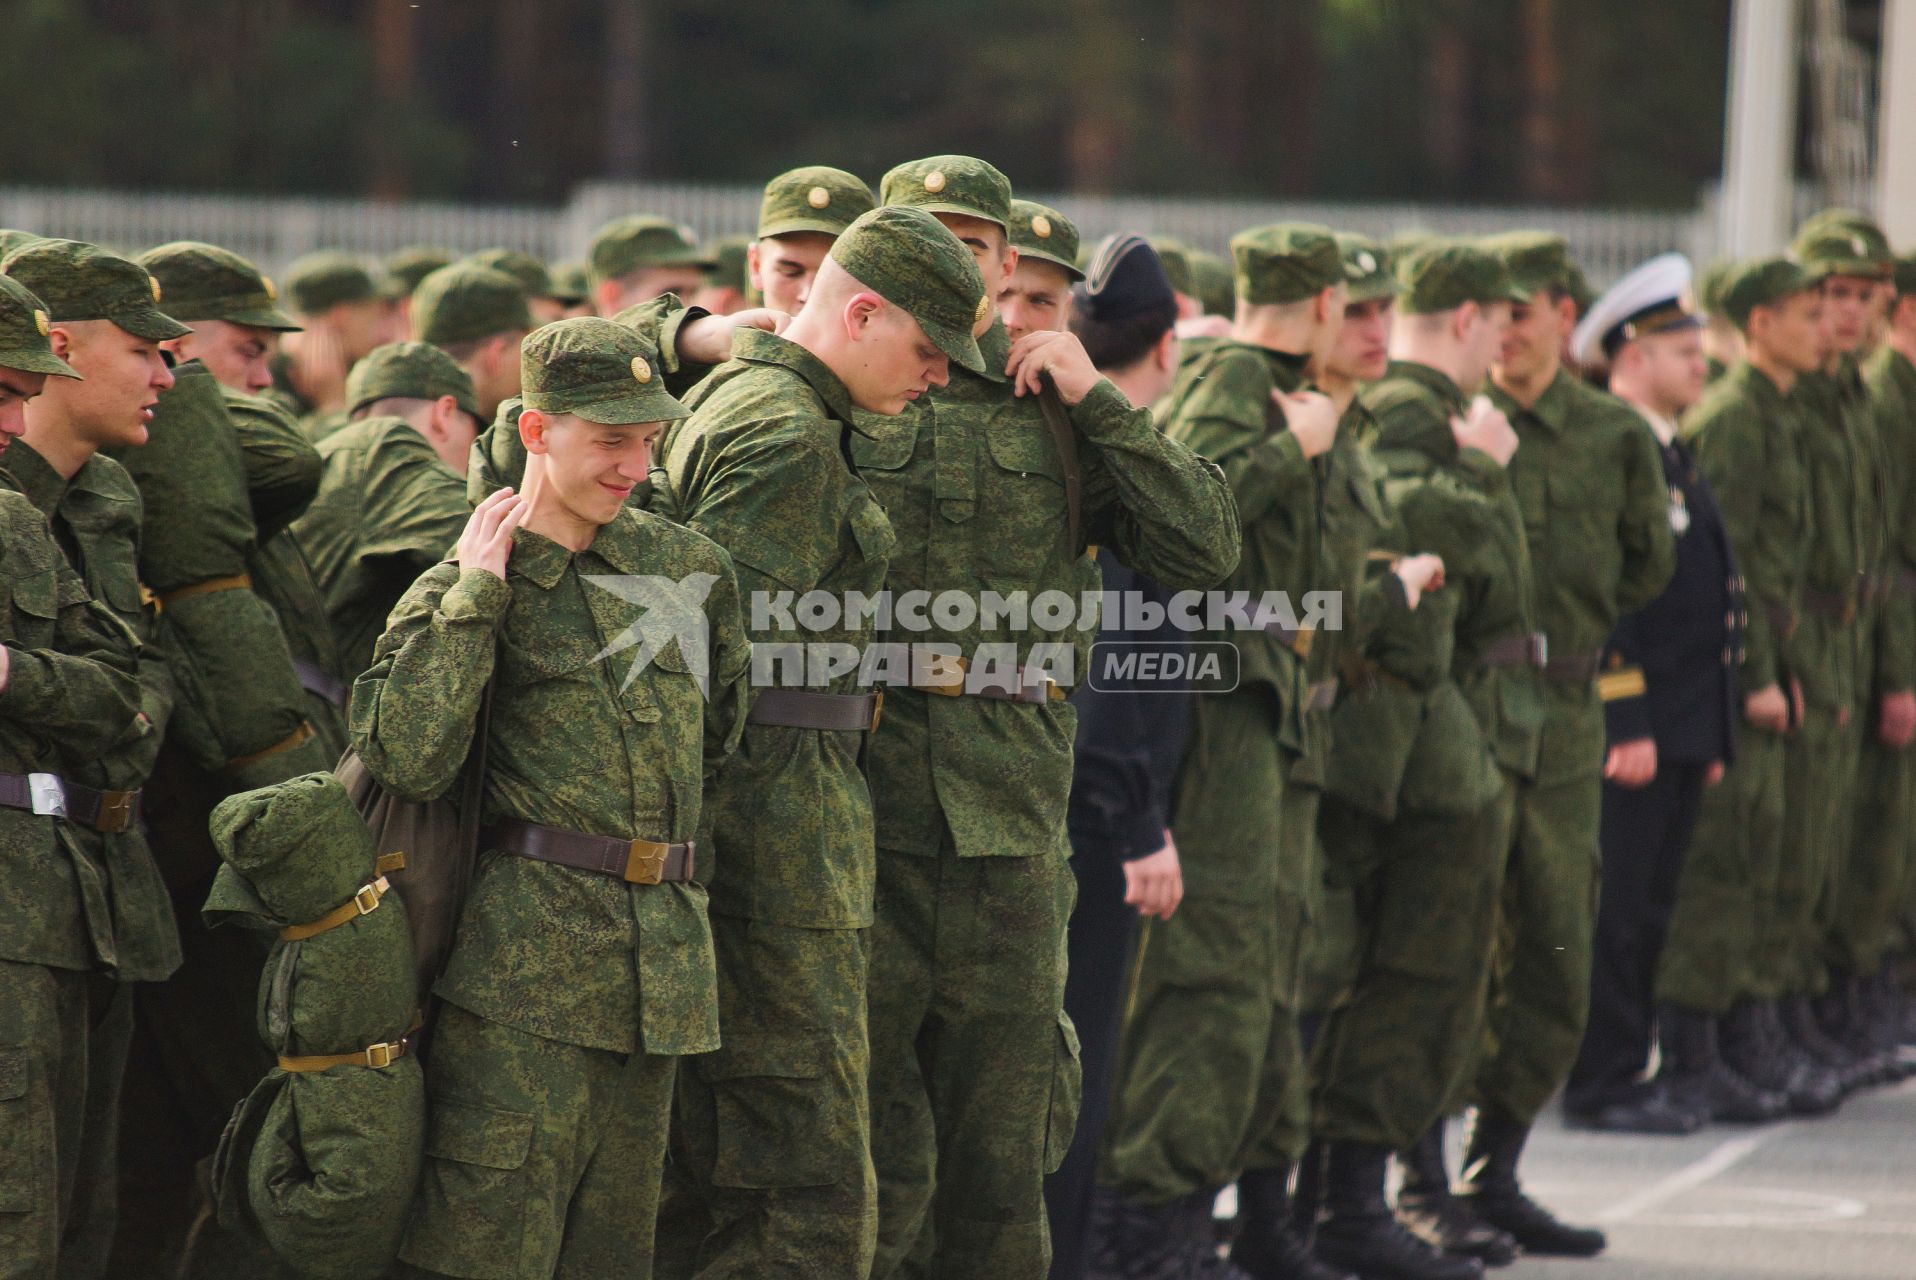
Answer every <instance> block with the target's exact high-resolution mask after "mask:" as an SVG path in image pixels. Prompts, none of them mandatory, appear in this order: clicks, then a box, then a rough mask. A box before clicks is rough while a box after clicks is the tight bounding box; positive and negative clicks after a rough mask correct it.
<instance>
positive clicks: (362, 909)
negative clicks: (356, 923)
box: [353, 876, 386, 916]
mask: <svg viewBox="0 0 1916 1280" xmlns="http://www.w3.org/2000/svg"><path fill="white" fill-rule="evenodd" d="M385 894H386V877H385V876H381V877H379V878H378V879H377V880H375V881H373V882H372V883H371V884H363V885H361V886H359V892H358V893H355V894H354V895H353V906H354V907H356V908H358V910H359V914H360V915H362V916H368V915H371V914H372V913H373V908H374V907H377V906H378V905H379V900H380V899H381V898H382V897H384V896H385Z"/></svg>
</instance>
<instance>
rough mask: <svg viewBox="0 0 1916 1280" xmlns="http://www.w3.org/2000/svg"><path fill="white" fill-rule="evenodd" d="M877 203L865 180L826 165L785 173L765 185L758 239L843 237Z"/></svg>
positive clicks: (759, 208)
mask: <svg viewBox="0 0 1916 1280" xmlns="http://www.w3.org/2000/svg"><path fill="white" fill-rule="evenodd" d="M875 204H876V202H875V201H874V200H873V199H872V193H871V188H870V187H867V186H866V185H865V182H864V179H862V178H859V177H857V176H856V175H854V174H849V173H846V172H845V171H844V170H843V169H833V168H831V167H829V166H827V165H806V166H804V167H802V168H798V169H788V170H786V171H785V172H784V173H781V174H779V175H778V176H777V177H776V178H773V179H772V180H771V181H770V182H768V183H766V184H765V194H764V196H763V197H762V198H761V199H760V201H759V206H758V236H759V239H761V240H762V239H764V238H765V237H767V236H788V235H792V234H794V233H796V232H800V231H815V232H818V233H820V234H821V235H828V236H836V235H841V234H843V233H844V230H845V228H847V227H849V226H851V225H852V223H853V222H854V221H856V220H857V218H858V217H859V215H861V214H865V213H870V212H871V210H872V209H873V207H874V206H875Z"/></svg>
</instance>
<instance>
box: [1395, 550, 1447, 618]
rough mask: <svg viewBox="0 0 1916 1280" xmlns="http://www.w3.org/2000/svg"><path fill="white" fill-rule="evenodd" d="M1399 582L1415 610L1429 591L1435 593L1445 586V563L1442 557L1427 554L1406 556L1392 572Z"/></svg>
mask: <svg viewBox="0 0 1916 1280" xmlns="http://www.w3.org/2000/svg"><path fill="white" fill-rule="evenodd" d="M1391 572H1392V573H1394V574H1396V575H1397V580H1398V581H1399V582H1401V583H1403V584H1404V596H1405V598H1407V599H1408V600H1409V601H1410V607H1411V608H1413V609H1415V608H1416V607H1417V602H1418V600H1420V599H1422V598H1423V595H1424V593H1425V592H1427V591H1435V590H1437V589H1438V588H1440V587H1442V586H1443V585H1444V561H1443V557H1441V556H1434V555H1431V554H1430V553H1429V552H1425V553H1423V554H1421V555H1414V556H1405V557H1404V558H1403V559H1401V560H1399V561H1398V562H1397V567H1396V568H1394V569H1392V570H1391Z"/></svg>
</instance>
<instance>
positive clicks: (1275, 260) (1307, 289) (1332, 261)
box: [1231, 222, 1347, 306]
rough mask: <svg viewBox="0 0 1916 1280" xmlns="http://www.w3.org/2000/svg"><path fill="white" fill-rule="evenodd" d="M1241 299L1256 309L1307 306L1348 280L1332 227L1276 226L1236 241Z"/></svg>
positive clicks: (1245, 234)
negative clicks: (1308, 300) (1305, 302)
mask: <svg viewBox="0 0 1916 1280" xmlns="http://www.w3.org/2000/svg"><path fill="white" fill-rule="evenodd" d="M1231 261H1232V264H1233V265H1234V266H1235V267H1236V276H1235V283H1236V288H1237V296H1238V297H1240V298H1242V299H1244V301H1246V302H1248V303H1250V304H1251V305H1253V306H1273V305H1282V304H1284V303H1287V302H1302V301H1303V300H1304V299H1306V298H1308V297H1310V296H1311V295H1313V294H1315V293H1318V292H1319V291H1321V290H1324V289H1328V288H1330V287H1331V286H1332V285H1334V284H1338V283H1339V282H1341V281H1343V280H1345V279H1346V278H1347V277H1346V276H1345V273H1344V260H1343V258H1341V257H1339V256H1338V253H1337V237H1336V236H1335V235H1334V234H1333V233H1332V232H1331V229H1330V228H1329V227H1320V226H1318V225H1317V224H1316V223H1312V222H1273V223H1271V224H1270V225H1269V226H1265V227H1253V228H1251V229H1250V230H1249V231H1240V232H1238V233H1237V234H1236V235H1234V236H1232V237H1231Z"/></svg>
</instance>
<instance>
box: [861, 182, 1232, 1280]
mask: <svg viewBox="0 0 1916 1280" xmlns="http://www.w3.org/2000/svg"><path fill="white" fill-rule="evenodd" d="M880 203H881V204H886V205H911V206H916V207H918V208H921V209H924V210H926V211H927V212H929V213H931V214H933V215H934V216H936V217H937V218H938V219H939V221H941V222H943V223H944V224H945V225H946V226H947V227H948V228H950V229H951V231H952V233H953V234H954V235H956V236H957V237H958V239H959V240H960V241H961V242H963V243H964V244H965V246H966V247H967V248H968V249H970V250H971V252H972V255H973V256H974V257H975V258H976V259H977V260H978V262H979V265H980V268H981V270H982V273H983V275H984V279H985V286H986V292H987V296H986V297H985V299H984V300H983V301H982V302H981V303H980V306H979V309H978V313H977V316H976V331H977V332H978V333H979V334H980V335H981V336H980V342H979V347H980V349H981V351H982V352H983V353H984V357H985V370H984V372H983V373H982V374H972V373H970V372H969V371H963V370H954V371H953V373H952V377H951V384H950V385H949V386H948V387H945V388H942V389H940V390H938V391H936V392H934V393H932V394H931V395H929V396H927V397H926V399H927V400H928V401H929V402H930V404H931V408H930V409H929V411H921V412H918V413H912V414H907V415H904V416H903V417H901V418H900V420H899V421H898V422H897V423H896V424H891V423H879V424H874V429H873V430H872V432H871V433H870V434H869V435H865V436H860V437H859V438H858V439H855V440H854V441H853V442H852V452H853V457H854V458H855V459H856V461H857V463H858V469H859V472H860V474H862V475H863V476H864V477H865V480H866V482H867V483H868V484H870V485H871V487H872V491H873V493H874V494H875V495H876V496H877V498H878V500H879V502H880V504H881V505H883V506H884V508H885V511H886V514H887V516H888V517H889V519H890V521H891V525H892V529H893V532H894V533H895V534H896V535H897V538H898V542H897V544H896V546H895V547H894V548H893V551H892V557H891V569H890V572H889V574H888V576H887V579H886V585H887V587H888V588H889V589H890V590H891V592H892V593H893V598H894V599H900V598H902V597H904V596H905V594H906V593H907V592H912V591H921V590H922V591H927V592H929V593H930V594H931V596H932V597H934V598H935V597H937V596H938V595H939V594H940V593H942V592H946V591H951V592H956V593H961V594H962V595H968V596H970V597H971V598H972V599H974V600H975V599H978V593H979V592H980V591H981V590H990V591H993V592H996V593H998V594H999V595H1000V596H1001V597H1002V598H1005V599H1007V600H1017V599H1021V600H1023V601H1025V602H1026V603H1027V604H1030V605H1031V606H1032V607H1031V609H1030V610H1028V611H1027V616H1026V617H1025V618H1024V619H1019V618H1018V617H1017V616H1016V614H1015V613H1012V614H1010V615H1009V616H1008V615H1007V614H1006V613H1002V612H999V611H996V610H993V611H991V612H986V611H984V610H983V609H982V608H981V609H980V611H979V612H978V613H977V614H976V615H972V616H971V617H969V618H967V617H966V615H965V614H963V613H961V612H953V613H943V614H941V613H940V611H937V610H934V611H933V612H932V613H931V615H929V616H927V617H925V618H924V619H923V621H924V622H925V623H926V624H927V625H926V626H925V628H924V629H922V630H919V629H915V628H914V625H913V623H912V622H911V621H908V620H902V619H901V620H897V624H896V625H895V626H894V629H893V630H892V631H891V632H890V633H888V634H887V636H886V638H888V639H895V640H897V641H899V642H906V641H909V642H912V643H913V644H921V643H927V644H936V645H940V646H943V647H945V648H946V649H948V650H949V651H951V652H956V653H958V654H961V655H962V656H963V657H964V658H966V659H967V661H968V664H970V665H967V666H961V667H960V668H959V669H958V670H956V671H952V670H950V669H949V668H945V667H943V666H942V665H941V664H936V663H934V662H932V661H930V660H927V661H926V662H925V663H924V664H923V665H922V667H921V668H919V669H917V670H915V671H914V673H913V675H914V683H913V685H912V687H910V688H900V689H894V690H891V691H890V692H889V694H888V697H887V699H886V706H885V717H884V720H883V722H882V723H881V724H880V725H879V729H878V732H877V733H876V734H874V735H873V736H872V742H871V746H870V748H869V751H868V758H869V765H870V770H871V774H870V776H871V790H872V799H873V809H874V818H875V821H876V827H877V844H878V889H877V907H876V912H875V916H874V923H873V928H872V940H871V952H870V955H871V978H870V983H871V988H870V989H871V1014H870V1022H871V1042H872V1082H871V1099H872V1103H871V1105H872V1156H873V1160H874V1162H875V1164H876V1166H877V1169H878V1177H879V1212H880V1220H879V1244H878V1256H877V1262H876V1265H875V1266H874V1268H873V1275H874V1277H875V1278H876V1280H887V1278H888V1277H890V1276H892V1275H893V1274H895V1273H896V1271H897V1270H898V1268H899V1266H900V1265H901V1263H902V1262H903V1260H904V1258H905V1256H906V1254H907V1253H908V1252H909V1251H910V1250H912V1249H913V1248H914V1247H916V1246H918V1243H919V1240H920V1234H921V1232H924V1231H928V1232H929V1235H927V1236H926V1237H925V1244H924V1246H923V1248H924V1251H925V1253H926V1254H928V1255H929V1262H928V1264H927V1265H928V1266H929V1270H930V1274H932V1275H934V1276H960V1275H975V1276H1005V1275H1016V1276H1028V1275H1037V1274H1038V1273H1040V1272H1042V1271H1043V1270H1044V1267H1045V1261H1046V1257H1047V1255H1048V1252H1049V1250H1048V1247H1047V1242H1046V1232H1045V1217H1044V1199H1043V1179H1044V1175H1045V1174H1046V1173H1048V1172H1049V1171H1050V1170H1052V1169H1054V1168H1056V1167H1057V1164H1058V1162H1059V1161H1060V1160H1062V1159H1063V1158H1064V1153H1065V1150H1066V1148H1067V1147H1068V1146H1069V1144H1070V1139H1071V1128H1072V1122H1073V1120H1074V1118H1075V1111H1076V1101H1077V1097H1078V1083H1079V1081H1078V1064H1077V1054H1076V1050H1075V1047H1074V1032H1073V1031H1072V1029H1071V1026H1070V1023H1069V1021H1068V1020H1066V1019H1065V1018H1064V1017H1063V1011H1062V1006H1061V1000H1062V995H1063V987H1064V972H1063V969H1064V966H1063V955H1064V929H1065V920H1066V917H1067V916H1068V914H1069V909H1070V900H1071V893H1072V878H1071V872H1070V870H1069V868H1068V866H1067V865H1066V853H1065V850H1066V840H1065V831H1064V815H1065V807H1066V802H1067V797H1068V793H1069V786H1070V775H1071V738H1072V728H1073V723H1074V716H1073V713H1072V712H1071V710H1070V709H1069V707H1068V705H1067V704H1066V703H1065V701H1064V694H1065V691H1064V689H1063V688H1062V686H1061V685H1059V684H1058V683H1057V682H1056V681H1055V680H1054V679H1053V678H1052V677H1051V675H1050V673H1049V672H1048V671H1047V670H1046V666H1047V665H1048V666H1051V667H1052V668H1053V669H1061V667H1062V661H1063V655H1064V654H1065V653H1069V656H1070V660H1071V664H1072V670H1073V671H1074V672H1075V671H1076V670H1077V669H1078V668H1079V667H1081V665H1082V662H1083V660H1084V657H1085V649H1086V647H1087V645H1088V641H1089V639H1090V634H1091V633H1090V632H1089V630H1087V629H1083V628H1080V629H1079V630H1077V631H1076V632H1075V633H1074V634H1072V635H1071V637H1070V640H1071V642H1072V643H1071V647H1070V649H1069V650H1064V649H1063V648H1062V645H1060V644H1055V643H1054V642H1059V641H1063V640H1064V639H1065V637H1063V636H1061V635H1059V634H1058V632H1057V631H1056V630H1046V629H1045V628H1044V626H1043V624H1042V623H1041V622H1039V621H1038V618H1037V617H1036V616H1035V615H1037V614H1038V613H1039V612H1040V609H1039V607H1038V605H1037V603H1036V602H1038V601H1039V600H1040V597H1041V596H1042V594H1043V593H1044V592H1046V591H1059V592H1063V593H1065V594H1066V595H1067V596H1069V597H1071V598H1073V599H1076V598H1077V596H1078V595H1079V593H1081V592H1082V591H1083V590H1085V589H1087V588H1088V587H1090V586H1091V584H1092V583H1094V582H1095V581H1096V579H1095V576H1094V575H1095V566H1094V564H1093V562H1091V561H1090V560H1088V559H1086V558H1085V557H1084V550H1085V546H1086V545H1087V544H1088V543H1097V544H1099V545H1100V546H1112V547H1114V548H1116V550H1117V551H1118V553H1119V554H1120V555H1121V556H1122V557H1123V558H1124V560H1125V563H1127V564H1129V565H1131V566H1133V567H1134V568H1137V569H1139V570H1141V571H1143V572H1146V573H1150V574H1152V575H1153V576H1154V577H1156V578H1158V579H1159V580H1160V581H1161V582H1163V583H1164V584H1165V585H1166V586H1169V587H1173V588H1186V587H1191V588H1200V587H1207V586H1210V585H1211V584H1212V583H1214V582H1215V581H1216V580H1217V579H1218V578H1219V577H1221V576H1222V575H1223V574H1224V573H1226V572H1228V571H1229V569H1230V567H1231V565H1232V564H1233V563H1234V561H1235V559H1236V554H1237V545H1238V533H1237V520H1236V513H1235V511H1234V510H1233V508H1232V504H1231V500H1230V494H1229V492H1228V490H1227V489H1226V487H1225V485H1224V482H1223V480H1222V478H1221V477H1220V476H1219V475H1218V474H1217V472H1216V470H1215V469H1214V468H1211V467H1208V466H1207V465H1206V464H1205V463H1204V462H1203V461H1202V460H1201V459H1199V458H1198V457H1197V456H1195V455H1194V454H1192V453H1191V452H1190V451H1189V450H1188V449H1186V448H1184V447H1183V446H1181V445H1178V444H1175V443H1173V442H1171V441H1169V440H1167V439H1165V438H1164V437H1163V436H1162V435H1160V434H1159V433H1158V432H1157V431H1156V430H1155V429H1154V428H1153V426H1152V424H1151V418H1150V413H1149V412H1148V411H1147V410H1142V409H1132V408H1131V407H1130V406H1129V405H1127V404H1126V403H1125V400H1124V397H1123V395H1122V394H1121V393H1120V392H1118V391H1117V389H1116V388H1114V387H1112V386H1111V385H1110V384H1109V383H1108V382H1107V381H1105V380H1104V379H1103V378H1101V377H1099V375H1098V373H1097V370H1096V369H1095V368H1093V367H1092V365H1091V362H1090V360H1089V359H1088V358H1087V357H1086V356H1085V354H1084V348H1083V346H1082V345H1081V344H1080V343H1079V342H1078V340H1077V339H1076V338H1074V337H1072V336H1071V335H1070V334H1068V333H1058V332H1041V333H1031V334H1027V335H1026V336H1025V337H1024V338H1023V339H1021V340H1020V341H1018V342H1017V343H1016V344H1013V343H1012V342H1011V341H1010V338H1009V337H1008V335H1007V334H1006V333H1005V331H1004V327H1003V326H1002V325H1001V324H998V323H996V322H995V317H994V313H993V311H992V307H991V300H992V299H993V298H995V297H996V296H997V294H998V293H999V292H1001V291H1002V290H1003V289H1004V288H1005V287H1006V286H1007V285H1008V284H1009V283H1010V281H1011V278H1012V276H1013V274H1014V271H1015V268H1016V266H1017V259H1018V254H1017V250H1015V249H1014V248H1012V246H1011V244H1010V241H1009V240H1008V238H1007V236H1006V232H1005V228H1006V225H1007V223H1008V222H1009V220H1010V217H1011V186H1010V183H1008V182H1007V181H1006V180H1005V177H1004V175H1003V174H1001V173H999V172H998V170H996V169H994V168H993V167H992V166H990V165H988V164H986V163H984V162H983V161H980V160H975V159H972V158H970V157H968V156H936V157H932V158H930V159H926V160H918V161H913V162H911V163H908V164H903V165H900V166H898V167H897V168H895V169H893V170H892V171H891V172H890V173H889V174H887V175H886V177H885V181H884V184H883V188H882V190H881V192H880ZM1047 384H1049V385H1047ZM1054 396H1055V400H1053V401H1052V403H1051V406H1050V409H1049V410H1047V409H1046V408H1045V407H1043V406H1042V405H1041V397H1042V398H1050V397H1054ZM1067 428H1068V429H1067ZM1074 455H1075V456H1074ZM1074 495H1075V496H1074ZM1074 513H1075V514H1074ZM941 616H942V617H944V618H949V619H952V621H949V622H944V621H940V618H941ZM1045 644H1052V645H1053V647H1052V648H1049V649H1044V648H1040V647H1039V646H1040V645H1045ZM981 645H983V646H985V647H983V648H982V649H981V648H980V646H981ZM1008 651H1011V652H1012V653H1015V666H1014V665H1013V663H1012V660H1011V656H1010V654H1009V653H1008ZM918 652H919V653H920V654H923V653H925V652H927V651H924V650H920V651H918ZM930 652H936V651H935V650H934V651H930ZM1047 655H1056V657H1055V660H1052V661H1047ZM928 1214H929V1217H928V1216H927V1215H928Z"/></svg>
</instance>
